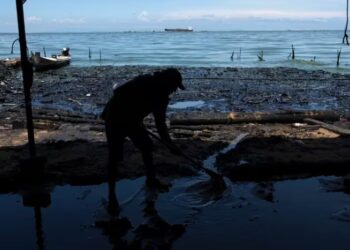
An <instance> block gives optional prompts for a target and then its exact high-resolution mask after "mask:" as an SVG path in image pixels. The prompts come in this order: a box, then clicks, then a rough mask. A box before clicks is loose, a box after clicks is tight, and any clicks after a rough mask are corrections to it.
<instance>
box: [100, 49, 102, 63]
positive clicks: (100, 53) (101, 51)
mask: <svg viewBox="0 0 350 250" xmlns="http://www.w3.org/2000/svg"><path fill="white" fill-rule="evenodd" d="M101 64H102V50H101V49H100V66H101Z"/></svg>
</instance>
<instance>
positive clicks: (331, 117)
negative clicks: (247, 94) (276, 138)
mask: <svg viewBox="0 0 350 250" xmlns="http://www.w3.org/2000/svg"><path fill="white" fill-rule="evenodd" d="M208 117H209V116H208V114H201V115H200V116H198V117H196V116H195V115H191V118H188V119H186V118H185V119H183V118H179V119H177V118H173V119H171V120H170V124H171V125H215V124H236V123H250V122H253V123H292V122H300V121H303V120H304V119H305V118H313V119H318V120H327V121H337V120H339V118H340V114H339V113H337V112H333V111H305V112H283V113H262V112H256V113H235V112H231V113H226V114H224V113H222V114H214V117H212V118H208Z"/></svg>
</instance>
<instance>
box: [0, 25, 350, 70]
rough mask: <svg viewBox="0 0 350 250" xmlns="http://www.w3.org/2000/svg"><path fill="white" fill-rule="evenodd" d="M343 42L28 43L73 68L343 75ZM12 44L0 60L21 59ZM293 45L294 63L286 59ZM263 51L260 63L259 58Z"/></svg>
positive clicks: (317, 38) (231, 37) (128, 37)
mask: <svg viewBox="0 0 350 250" xmlns="http://www.w3.org/2000/svg"><path fill="white" fill-rule="evenodd" d="M342 36H343V31H231V32H204V31H203V32H196V31H195V32H183V33H182V32H115V33H36V34H28V36H27V40H28V49H29V51H40V52H41V53H42V54H43V51H44V48H45V50H46V53H47V55H51V54H56V53H59V51H60V50H61V49H62V48H63V47H70V48H71V54H72V56H73V61H72V65H74V66H89V65H174V66H175V65H182V66H204V67H211V66H223V67H227V66H232V67H279V66H283V67H297V68H304V69H323V70H328V71H338V72H343V73H345V72H350V47H348V46H345V45H342V43H341V42H342ZM16 38H17V34H4V33H2V34H0V58H7V57H16V56H19V45H18V43H17V42H16V43H15V46H14V54H13V55H11V54H10V52H11V44H12V42H13V41H14V40H15V39H16ZM292 44H293V45H294V48H295V53H296V60H290V59H288V55H289V54H290V53H291V46H292ZM89 49H90V55H91V58H89ZM340 49H341V50H342V54H341V59H340V67H338V68H337V67H336V60H337V50H340ZM261 51H263V58H264V61H259V60H258V57H257V55H258V54H260V53H261ZM232 52H234V54H233V57H232V59H231V56H232Z"/></svg>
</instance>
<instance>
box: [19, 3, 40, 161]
mask: <svg viewBox="0 0 350 250" xmlns="http://www.w3.org/2000/svg"><path fill="white" fill-rule="evenodd" d="M23 3H24V1H23V0H16V7H17V22H18V34H19V44H20V48H21V65H22V73H23V90H24V102H25V109H26V118H27V131H28V144H29V153H30V156H31V157H32V158H34V157H36V150H35V140H34V126H33V114H32V100H31V93H30V89H31V87H32V84H33V67H32V65H31V63H30V62H29V61H28V55H27V41H26V31H25V24H24V13H23Z"/></svg>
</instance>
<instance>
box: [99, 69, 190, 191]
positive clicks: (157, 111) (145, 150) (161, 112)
mask: <svg viewBox="0 0 350 250" xmlns="http://www.w3.org/2000/svg"><path fill="white" fill-rule="evenodd" d="M177 88H180V89H185V87H184V86H183V84H182V77H181V74H180V72H179V71H178V70H177V69H174V68H169V69H166V70H162V71H159V72H155V73H154V74H153V75H150V74H147V75H141V76H138V77H136V78H134V79H132V80H131V81H128V82H126V83H124V84H122V85H120V86H118V87H117V88H116V89H115V90H114V94H113V97H112V98H111V99H110V100H109V102H108V103H107V105H106V107H105V109H104V111H103V113H102V116H101V117H102V118H103V119H104V120H105V125H106V135H107V142H108V147H109V164H108V165H109V169H108V170H109V178H110V180H111V181H113V182H114V179H115V175H116V169H115V168H116V166H115V165H116V163H117V162H119V161H122V160H123V144H124V139H125V137H129V138H130V139H131V140H132V142H133V143H134V144H135V146H136V147H137V148H139V149H140V150H141V152H142V157H143V161H144V164H145V167H146V175H147V180H146V184H147V185H149V186H153V187H158V186H161V185H162V184H161V183H160V182H159V180H158V179H157V178H156V175H155V170H154V166H153V158H152V151H153V148H152V140H151V139H150V138H149V135H148V132H147V130H146V129H145V127H144V125H143V119H144V118H145V117H146V116H147V115H148V114H150V113H153V115H154V119H155V123H156V127H157V130H158V133H159V135H160V137H161V139H162V140H163V141H164V142H165V143H166V144H167V145H168V146H169V147H170V148H172V149H173V151H174V152H178V151H179V149H178V148H177V147H176V146H175V145H174V144H173V142H172V140H171V138H170V136H169V133H168V128H167V126H166V124H165V119H166V109H167V106H168V103H169V96H170V95H171V94H172V93H173V92H175V91H176V90H177Z"/></svg>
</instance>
